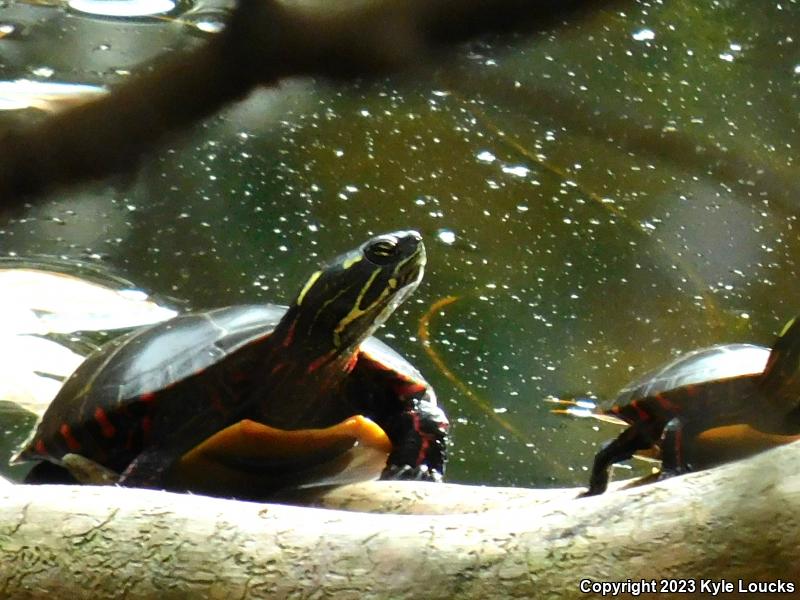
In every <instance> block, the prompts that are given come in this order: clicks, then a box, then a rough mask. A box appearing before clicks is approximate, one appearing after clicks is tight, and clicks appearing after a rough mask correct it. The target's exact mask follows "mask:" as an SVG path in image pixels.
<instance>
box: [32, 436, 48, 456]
mask: <svg viewBox="0 0 800 600" xmlns="http://www.w3.org/2000/svg"><path fill="white" fill-rule="evenodd" d="M33 447H34V449H35V450H36V452H37V453H38V454H41V455H42V456H45V455H47V454H48V452H47V446H45V445H44V440H43V439H38V440H36V443H35V444H34V446H33Z"/></svg>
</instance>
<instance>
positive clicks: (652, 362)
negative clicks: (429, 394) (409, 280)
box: [0, 0, 800, 486]
mask: <svg viewBox="0 0 800 600" xmlns="http://www.w3.org/2000/svg"><path fill="white" fill-rule="evenodd" d="M189 8H192V10H194V11H195V12H197V11H200V12H202V10H201V9H204V7H202V6H200V7H198V6H195V7H188V6H183V5H181V6H179V7H178V8H177V9H176V10H175V11H173V12H172V13H170V15H169V16H170V18H173V19H174V18H180V17H181V15H182V14H183V13H184V12H185V11H186V10H188V9H189ZM213 8H214V7H210V8H209V10H211V9H213ZM621 8H624V10H621ZM211 12H213V11H211ZM2 22H5V23H8V24H12V25H13V26H14V27H15V30H14V33H12V34H10V35H8V36H6V37H5V38H3V39H0V62H1V63H2V73H1V74H0V76H2V78H4V79H17V78H29V79H39V80H48V81H65V82H74V83H85V84H100V85H102V84H113V83H115V82H118V81H120V80H122V79H124V78H125V77H127V76H128V73H129V72H131V71H135V70H136V68H137V65H139V64H140V63H141V62H143V61H147V60H150V59H152V58H153V57H154V56H156V55H158V54H160V53H162V52H169V51H174V50H177V49H180V48H183V47H189V46H192V45H194V44H196V43H198V41H199V40H201V39H202V34H201V33H200V32H198V30H197V28H196V27H192V26H189V25H187V24H185V23H181V22H179V21H175V20H172V21H171V20H169V19H152V18H151V19H147V18H135V19H109V18H99V17H92V16H87V15H82V14H79V13H77V12H75V11H72V10H70V9H65V8H63V7H61V6H47V5H26V4H19V3H18V4H16V5H9V6H5V7H4V8H2V9H0V23H2ZM799 30H800V3H798V2H796V1H793V0H787V1H784V2H779V3H764V2H752V1H748V0H738V1H737V0H728V1H725V2H711V1H709V2H700V3H697V2H690V1H688V0H687V1H674V2H667V3H659V2H645V1H639V2H630V3H629V4H627V5H625V6H624V7H620V5H619V4H617V5H615V7H614V9H607V10H596V11H593V12H591V13H590V14H588V15H587V16H586V17H585V18H582V19H581V18H579V19H574V20H573V21H572V22H569V23H566V24H564V25H563V26H560V27H558V28H555V29H552V30H548V31H543V32H541V33H539V34H538V35H535V36H528V37H519V38H511V39H509V38H504V39H500V40H491V41H483V42H476V43H472V44H470V45H468V46H465V47H463V48H462V49H460V50H459V51H458V52H456V53H455V56H453V57H451V58H450V59H448V60H447V62H446V64H441V65H434V66H432V67H430V68H425V69H418V70H415V71H414V72H412V73H406V74H403V75H402V76H397V77H393V78H389V79H386V80H383V81H379V82H376V83H363V84H360V85H347V86H343V87H334V86H331V85H328V84H325V83H323V82H314V81H308V80H302V81H289V82H286V83H285V84H283V85H281V86H280V88H278V89H272V90H264V91H261V92H258V93H256V94H254V95H253V96H252V97H251V98H249V99H248V100H247V101H246V102H243V103H241V104H239V105H237V106H234V107H232V108H230V109H229V110H227V111H226V112H225V113H224V114H222V115H219V116H216V117H214V118H212V119H209V120H208V121H207V122H205V123H203V124H202V125H200V126H198V127H196V128H195V129H194V130H193V131H191V132H189V133H188V134H186V135H185V136H183V137H182V138H181V139H180V140H177V141H176V142H174V143H173V144H172V145H171V146H170V147H168V148H166V149H164V150H163V151H161V152H160V153H158V154H157V155H155V156H152V157H149V158H148V159H147V160H146V161H145V163H144V164H143V165H142V166H141V168H140V169H139V170H138V172H137V173H136V174H135V175H132V176H130V177H128V178H125V179H122V180H119V181H114V182H105V183H103V184H98V185H93V186H89V187H86V188H84V189H80V190H77V191H72V192H70V193H66V194H59V195H57V196H54V197H53V198H52V199H51V200H50V201H48V202H46V203H44V204H41V205H40V206H38V207H37V208H34V209H31V210H29V211H28V212H27V214H26V215H25V216H24V217H23V218H18V219H16V220H13V221H10V220H6V221H4V222H3V223H0V253H2V254H3V255H17V256H29V255H55V256H61V257H74V258H80V259H81V260H85V261H90V262H91V261H95V262H97V263H101V264H103V265H104V266H106V267H108V268H110V269H112V270H114V271H115V272H119V273H122V274H123V275H124V276H125V277H127V278H129V279H131V280H132V281H135V282H137V284H139V285H141V286H144V287H145V288H148V289H150V290H152V291H155V292H157V293H160V294H162V295H166V296H170V297H174V298H176V299H178V300H181V301H185V302H186V303H187V304H188V305H190V306H192V307H195V308H201V307H210V306H219V305H225V304H231V303H237V302H252V301H258V300H264V301H274V302H279V303H286V302H288V301H289V300H290V299H291V298H292V297H293V295H294V294H295V293H296V292H297V290H298V288H299V286H300V285H302V283H303V282H304V280H305V278H306V277H307V275H308V274H309V273H310V272H311V271H312V270H313V269H314V267H315V265H316V264H317V263H318V262H319V261H321V260H323V259H325V258H329V257H331V256H333V255H336V254H338V253H339V252H340V251H342V250H345V249H348V248H349V247H351V246H354V245H356V244H358V243H360V242H361V241H362V240H364V239H366V238H367V237H368V236H370V235H372V234H374V233H379V232H382V231H388V230H393V229H401V228H402V229H407V228H415V229H418V230H419V231H420V232H422V234H423V235H424V236H425V239H426V242H427V244H428V256H429V267H428V271H427V274H426V278H425V281H424V282H423V284H422V286H421V287H420V289H419V290H418V292H417V293H416V295H415V297H414V298H413V299H412V300H411V301H410V302H409V303H408V304H407V305H406V306H404V307H403V308H402V309H401V310H400V311H399V312H398V314H396V315H395V316H394V317H393V318H392V319H391V321H390V322H389V323H388V324H387V326H386V327H385V328H384V329H383V330H382V332H381V336H382V337H383V338H384V339H386V340H387V341H389V342H390V343H391V344H392V345H394V346H395V347H396V348H397V349H399V350H401V351H402V352H403V353H405V354H406V355H408V356H409V357H410V358H411V359H412V360H413V361H414V362H415V363H416V364H417V365H418V366H419V367H420V369H421V370H422V371H423V372H424V373H425V375H426V376H427V377H428V378H429V380H430V381H431V382H432V383H433V385H434V387H435V388H436V390H437V392H438V395H439V398H440V400H441V403H442V404H443V406H444V407H445V410H446V411H447V412H448V413H449V415H450V417H451V420H452V422H453V444H454V445H453V452H452V458H451V461H450V466H449V478H450V479H451V480H453V481H463V482H484V483H490V484H513V485H525V486H548V485H571V484H577V483H584V482H585V480H586V477H587V468H588V467H589V465H590V464H591V459H592V456H593V454H594V452H595V451H596V449H597V446H598V444H599V443H600V442H601V441H602V440H604V439H608V438H610V437H612V436H613V435H615V434H616V433H617V431H618V430H617V429H615V428H614V427H612V426H610V425H594V424H592V423H589V422H587V421H578V420H570V419H568V418H564V417H559V416H556V415H552V414H550V412H549V411H550V409H551V408H552V405H551V404H548V403H546V402H544V398H546V397H547V396H548V395H551V394H553V395H557V396H568V395H571V394H576V393H587V392H592V393H594V394H596V395H598V396H600V397H608V396H611V395H613V393H614V392H615V391H616V390H617V389H619V388H620V387H621V386H622V385H623V384H624V383H626V382H627V381H628V380H629V379H631V378H632V377H633V376H635V375H636V374H639V373H641V372H642V371H644V370H647V369H648V368H650V367H653V366H656V365H657V364H658V363H660V362H663V361H664V360H666V359H668V358H669V357H671V356H673V355H675V354H677V353H679V352H681V351H685V350H689V349H693V348H696V347H700V346H705V345H710V344H713V343H719V342H726V341H749V342H755V343H762V344H766V345H769V344H770V343H771V340H772V338H773V336H774V335H775V334H776V333H777V331H778V330H779V329H780V327H781V325H782V323H783V322H784V321H786V320H787V319H788V318H790V317H791V316H793V315H794V314H796V313H797V312H798V307H799V306H800V302H798V297H800V294H798V292H800V282H799V281H798V277H797V275H798V258H800V235H798V231H799V230H800V221H798V218H797V215H798V213H799V212H800V210H798V208H799V207H800V194H798V191H800V190H799V189H798V188H800V184H798V183H797V182H798V181H800V178H798V164H797V140H798V139H800V138H798V111H797V106H798V94H799V93H800V40H798V34H797V31H799ZM48 74H49V76H48ZM36 118H40V116H39V113H37V112H36V111H34V110H29V111H21V112H20V111H16V112H7V113H0V122H2V123H6V122H8V123H13V122H19V121H25V120H28V119H36ZM451 296H453V297H455V298H456V300H455V301H454V302H452V303H451V304H448V305H447V306H445V307H444V308H442V310H441V311H437V312H435V313H433V314H432V315H429V316H430V320H429V325H428V333H429V336H430V343H431V348H432V350H433V351H434V352H435V353H436V355H437V356H438V357H439V360H440V361H441V362H440V363H438V364H437V362H435V360H432V359H431V357H430V356H429V355H428V354H427V353H426V351H425V349H424V348H423V344H422V342H423V339H422V336H421V335H420V332H419V331H418V328H419V326H420V320H421V319H423V318H424V317H425V315H426V313H427V312H428V309H429V307H431V306H432V305H433V304H434V303H435V302H437V301H439V300H440V299H442V298H445V297H451ZM22 429H24V427H23V428H22ZM15 435H16V434H15Z"/></svg>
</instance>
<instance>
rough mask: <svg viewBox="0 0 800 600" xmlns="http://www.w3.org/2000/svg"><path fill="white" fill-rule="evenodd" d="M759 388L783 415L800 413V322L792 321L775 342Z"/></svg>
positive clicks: (798, 320)
mask: <svg viewBox="0 0 800 600" xmlns="http://www.w3.org/2000/svg"><path fill="white" fill-rule="evenodd" d="M759 386H760V387H761V390H762V392H763V393H764V395H765V397H766V398H768V399H769V402H770V403H771V404H772V406H774V407H775V408H778V409H780V410H781V412H782V413H797V412H798V410H800V318H798V317H795V318H794V319H792V320H791V321H789V322H788V323H787V324H786V325H785V326H784V327H783V330H782V331H781V333H780V335H779V336H778V339H777V340H775V343H774V344H773V345H772V351H771V352H770V355H769V359H768V360H767V366H766V367H765V369H764V373H763V374H762V375H761V380H760V382H759Z"/></svg>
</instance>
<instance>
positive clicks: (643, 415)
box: [631, 400, 650, 421]
mask: <svg viewBox="0 0 800 600" xmlns="http://www.w3.org/2000/svg"><path fill="white" fill-rule="evenodd" d="M631 407H632V408H633V409H634V410H635V411H636V414H637V415H638V417H639V420H641V421H649V420H650V413H649V412H647V411H646V410H645V409H643V408H642V407H641V406H639V402H638V401H637V400H634V401H633V402H631Z"/></svg>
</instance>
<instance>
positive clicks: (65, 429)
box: [58, 423, 81, 452]
mask: <svg viewBox="0 0 800 600" xmlns="http://www.w3.org/2000/svg"><path fill="white" fill-rule="evenodd" d="M58 431H59V433H60V434H61V437H63V438H64V441H65V442H66V443H67V448H69V449H70V450H72V451H73V452H77V451H78V450H80V449H81V444H80V442H79V441H78V440H76V439H75V437H74V436H73V435H72V430H71V429H70V427H69V425H67V424H66V423H63V424H62V425H61V427H60V428H59V430H58Z"/></svg>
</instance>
